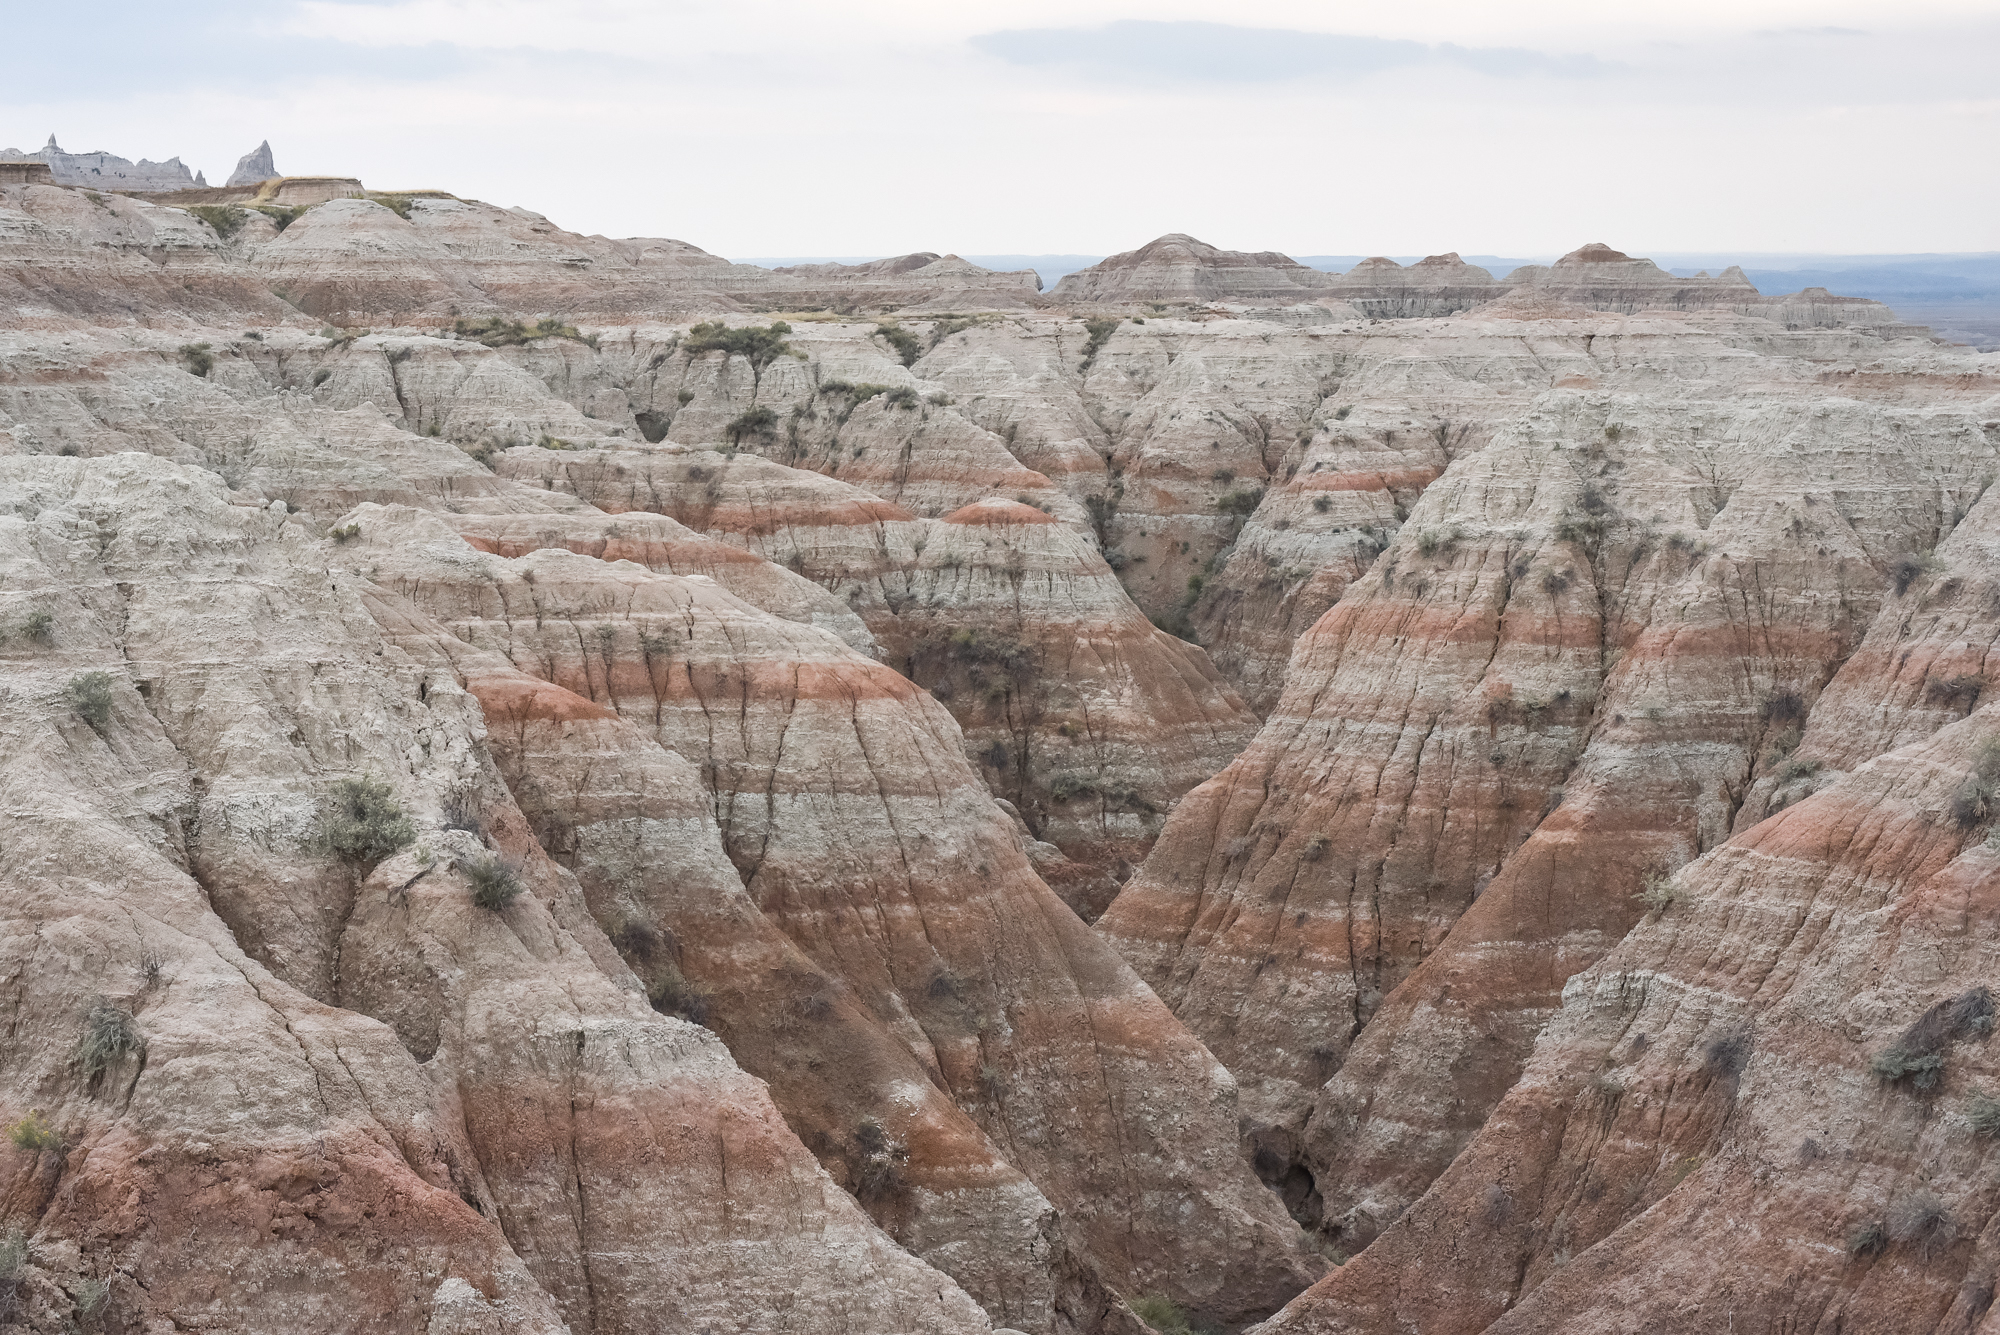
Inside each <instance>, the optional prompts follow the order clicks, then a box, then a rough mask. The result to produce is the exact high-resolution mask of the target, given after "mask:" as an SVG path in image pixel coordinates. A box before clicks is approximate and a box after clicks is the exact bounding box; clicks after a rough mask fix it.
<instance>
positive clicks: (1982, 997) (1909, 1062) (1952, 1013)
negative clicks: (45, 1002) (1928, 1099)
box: [1868, 987, 1993, 1090]
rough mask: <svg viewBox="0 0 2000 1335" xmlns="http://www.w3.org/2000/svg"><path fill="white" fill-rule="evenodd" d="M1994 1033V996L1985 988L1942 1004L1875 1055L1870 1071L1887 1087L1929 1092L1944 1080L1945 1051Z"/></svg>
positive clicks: (1931, 1009)
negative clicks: (1959, 1042) (1962, 1040)
mask: <svg viewBox="0 0 2000 1335" xmlns="http://www.w3.org/2000/svg"><path fill="white" fill-rule="evenodd" d="M1992 1032H1993V994H1992V993H1991V992H1989V991H1988V990H1987V989H1985V988H1983V987H1975V988H1972V989H1971V990H1969V991H1966V992H1961V993H1959V994H1958V995H1957V996H1955V997H1951V998H1948V999H1947V1000H1944V1001H1940V1002H1939V1003H1937V1005H1935V1006H1932V1007H1931V1008H1930V1009H1929V1010H1927V1011H1925V1012H1924V1013H1923V1015H1921V1016H1920V1017H1918V1019H1917V1021H1916V1023H1914V1024H1912V1025H1911V1026H1910V1027H1909V1028H1908V1029H1905V1030H1904V1031H1903V1032H1902V1034H1900V1035H1899V1036H1898V1037H1897V1039H1896V1041H1895V1042H1894V1043H1892V1044H1890V1045H1889V1046H1888V1047H1887V1048H1884V1049H1883V1050H1882V1051H1881V1052H1878V1053H1876V1054H1875V1057H1874V1059H1873V1060H1871V1061H1870V1062H1869V1063H1868V1070H1869V1073H1870V1074H1871V1075H1873V1076H1874V1077H1875V1078H1876V1079H1877V1080H1880V1081H1882V1082H1883V1083H1884V1084H1907V1085H1909V1086H1910V1087H1911V1088H1912V1089H1919V1090H1929V1089H1935V1088H1936V1087H1937V1083H1938V1081H1940V1080H1942V1079H1943V1078H1944V1068H1945V1057H1944V1053H1945V1049H1946V1048H1947V1047H1949V1046H1950V1045H1951V1043H1952V1042H1953V1041H1954V1040H1956V1039H1960V1038H1968V1037H1972V1036H1974V1035H1982V1036H1983V1035H1985V1034H1990V1033H1992Z"/></svg>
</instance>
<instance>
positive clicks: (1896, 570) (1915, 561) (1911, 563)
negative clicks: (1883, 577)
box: [1889, 552, 1944, 598]
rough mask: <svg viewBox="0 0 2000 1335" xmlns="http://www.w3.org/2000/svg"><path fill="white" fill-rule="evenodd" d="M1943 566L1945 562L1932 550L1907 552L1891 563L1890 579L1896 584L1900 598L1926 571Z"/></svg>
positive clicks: (1897, 594)
mask: <svg viewBox="0 0 2000 1335" xmlns="http://www.w3.org/2000/svg"><path fill="white" fill-rule="evenodd" d="M1943 568H1944V562H1942V561H1940V560H1938V559H1937V557H1936V556H1935V555H1933V554H1932V553H1930V552H1905V553H1904V554H1903V555H1901V556H1899V557H1897V558H1896V559H1895V560H1894V561H1891V562H1890V563H1889V580H1890V582H1891V583H1892V584H1894V585H1895V586H1896V596H1897V597H1898V598H1900V597H1902V596H1903V595H1904V594H1906V593H1908V592H1909V591H1910V586H1911V585H1912V584H1915V583H1916V582H1917V580H1918V579H1920V578H1921V577H1922V576H1923V575H1924V573H1925V572H1926V571H1931V570H1942V569H1943Z"/></svg>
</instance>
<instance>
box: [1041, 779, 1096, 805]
mask: <svg viewBox="0 0 2000 1335" xmlns="http://www.w3.org/2000/svg"><path fill="white" fill-rule="evenodd" d="M1096 795H1097V780H1095V779H1093V778H1090V777H1089V776H1088V775H1081V774H1059V775H1057V776H1056V777H1055V779H1053V780H1052V781H1051V782H1050V783H1049V799H1050V800H1051V801H1054V802H1058V803H1061V802H1074V801H1075V800H1076V799H1077V798H1079V797H1094V796H1096Z"/></svg>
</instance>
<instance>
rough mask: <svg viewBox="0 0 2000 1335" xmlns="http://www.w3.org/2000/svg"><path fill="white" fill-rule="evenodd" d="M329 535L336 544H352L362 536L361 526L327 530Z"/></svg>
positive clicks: (343, 525) (352, 525) (345, 525)
mask: <svg viewBox="0 0 2000 1335" xmlns="http://www.w3.org/2000/svg"><path fill="white" fill-rule="evenodd" d="M327 533H328V536H330V537H331V538H332V539H333V540H334V541H335V542H338V543H343V544H345V543H350V542H353V541H354V540H355V539H356V538H358V537H360V536H361V525H359V524H342V525H341V526H340V527H339V528H335V529H329V530H327Z"/></svg>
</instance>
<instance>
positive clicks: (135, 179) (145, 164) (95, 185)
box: [0, 135, 208, 192]
mask: <svg viewBox="0 0 2000 1335" xmlns="http://www.w3.org/2000/svg"><path fill="white" fill-rule="evenodd" d="M27 160H33V161H36V162H46V163H48V164H49V172H50V175H51V176H52V177H53V178H54V181H55V183H56V184H57V185H75V186H87V187H89V188H90V189H93V190H132V191H141V192H151V191H163V190H190V189H196V188H201V187H205V186H207V184H208V182H207V181H206V180H205V179H203V178H201V177H199V176H196V175H194V174H192V173H190V172H189V171H188V169H187V167H186V166H185V165H184V164H183V163H182V162H181V160H180V159H179V158H168V159H167V160H166V161H165V162H151V161H148V160H146V159H145V158H141V159H140V160H139V161H137V162H133V161H131V160H130V159H129V158H121V157H119V156H118V155H117V154H115V153H106V152H104V151H103V150H102V149H99V150H97V151H95V152H91V153H65V152H63V150H62V149H61V148H60V147H58V146H57V144H56V137H55V136H54V135H50V136H49V142H48V143H47V144H45V145H43V146H42V147H41V148H39V149H36V150H35V151H34V152H33V153H23V152H21V150H20V149H18V148H9V149H0V161H11V162H22V161H27Z"/></svg>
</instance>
